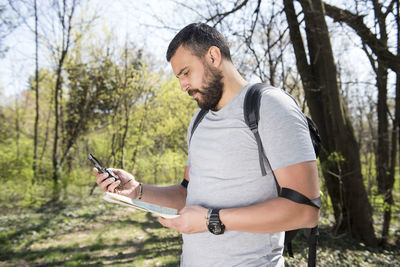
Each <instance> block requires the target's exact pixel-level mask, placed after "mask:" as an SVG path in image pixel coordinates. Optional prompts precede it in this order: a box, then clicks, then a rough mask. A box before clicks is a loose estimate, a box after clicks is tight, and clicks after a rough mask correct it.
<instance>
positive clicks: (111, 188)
mask: <svg viewBox="0 0 400 267" xmlns="http://www.w3.org/2000/svg"><path fill="white" fill-rule="evenodd" d="M109 170H110V171H112V172H113V173H114V174H115V175H117V176H118V177H119V179H120V180H117V181H115V179H114V178H112V177H111V178H107V177H108V173H99V172H98V170H97V169H96V168H93V172H94V173H95V174H96V176H97V179H96V183H97V184H98V185H99V187H100V188H101V189H102V190H103V191H105V192H112V193H117V194H120V195H124V196H127V197H130V198H132V199H136V198H137V197H138V195H139V182H137V181H136V180H135V177H134V176H133V175H132V174H130V173H128V172H126V171H124V170H120V169H112V168H109ZM119 185H122V189H119V188H118V186H119Z"/></svg>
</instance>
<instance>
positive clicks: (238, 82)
mask: <svg viewBox="0 0 400 267" xmlns="http://www.w3.org/2000/svg"><path fill="white" fill-rule="evenodd" d="M221 70H222V74H223V76H224V78H223V80H222V81H223V83H224V88H223V93H222V97H221V100H220V101H219V103H218V105H217V110H220V109H221V108H223V107H224V106H225V105H226V104H227V103H228V102H229V101H231V99H232V98H233V97H234V96H235V95H236V94H237V93H238V92H239V91H240V90H241V89H242V88H243V87H244V86H245V85H246V84H247V81H246V80H245V79H244V78H243V77H242V76H241V75H240V73H239V72H238V71H237V69H236V68H235V66H233V64H232V62H230V61H223V63H222V65H221Z"/></svg>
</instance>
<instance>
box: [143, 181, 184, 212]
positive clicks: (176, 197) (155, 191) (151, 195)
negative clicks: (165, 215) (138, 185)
mask: <svg viewBox="0 0 400 267" xmlns="http://www.w3.org/2000/svg"><path fill="white" fill-rule="evenodd" d="M142 186H143V194H142V198H141V201H145V202H148V203H153V204H157V205H162V206H166V207H170V208H174V209H178V210H181V209H182V208H183V207H185V203H186V188H184V187H183V186H181V185H171V186H165V187H159V186H151V185H147V184H143V185H142Z"/></svg>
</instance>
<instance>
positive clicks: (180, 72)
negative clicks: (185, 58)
mask: <svg viewBox="0 0 400 267" xmlns="http://www.w3.org/2000/svg"><path fill="white" fill-rule="evenodd" d="M188 68H189V67H188V66H186V67H184V68H183V69H181V70H180V71H179V73H178V74H177V75H176V78H178V79H179V76H180V75H181V74H182V72H184V71H185V70H187V69H188Z"/></svg>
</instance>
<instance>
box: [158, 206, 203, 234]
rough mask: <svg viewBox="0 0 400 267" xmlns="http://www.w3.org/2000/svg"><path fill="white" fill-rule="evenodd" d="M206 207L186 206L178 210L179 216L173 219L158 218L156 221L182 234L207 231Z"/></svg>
mask: <svg viewBox="0 0 400 267" xmlns="http://www.w3.org/2000/svg"><path fill="white" fill-rule="evenodd" d="M207 213H208V210H207V209H206V208H203V207H200V206H187V207H184V208H183V209H182V210H181V211H180V212H179V214H180V216H179V217H177V218H174V219H165V218H161V217H159V218H158V221H159V222H160V223H161V224H162V225H163V226H165V227H168V228H171V229H172V230H175V231H178V232H180V233H184V234H194V233H201V232H207V231H208V229H207Z"/></svg>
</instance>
